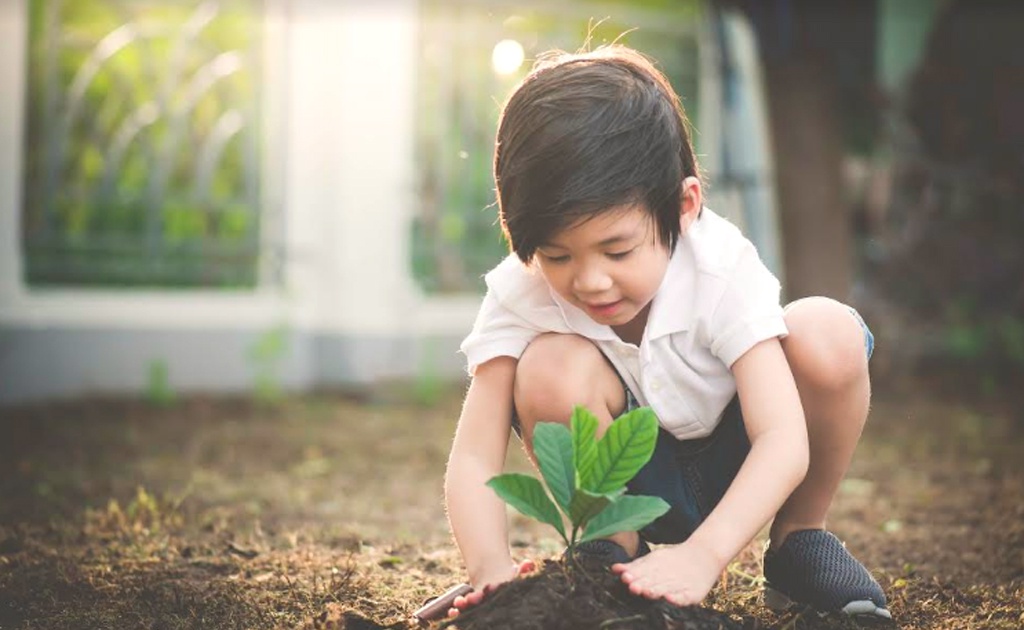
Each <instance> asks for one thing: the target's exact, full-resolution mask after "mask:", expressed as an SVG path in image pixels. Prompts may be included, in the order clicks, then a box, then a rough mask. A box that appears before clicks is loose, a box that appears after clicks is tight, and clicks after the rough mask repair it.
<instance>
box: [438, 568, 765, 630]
mask: <svg viewBox="0 0 1024 630" xmlns="http://www.w3.org/2000/svg"><path fill="white" fill-rule="evenodd" d="M448 626H455V627H457V628H459V630H579V629H580V628H614V629H615V630H753V629H755V628H758V627H759V626H758V623H757V621H756V620H755V619H753V618H749V619H744V620H743V621H737V620H735V619H733V618H732V617H730V616H728V615H725V614H723V613H721V612H718V611H715V610H711V609H709V608H702V607H700V606H687V607H685V608H680V607H678V606H674V605H672V604H669V603H667V602H664V601H651V600H649V599H644V598H642V597H638V596H636V595H633V594H632V593H630V592H629V590H628V589H627V588H626V585H625V584H623V582H622V580H620V579H619V577H618V576H617V575H615V574H613V573H612V572H611V570H610V569H609V568H608V567H607V565H604V564H602V563H601V562H600V561H599V560H598V559H594V558H586V557H583V558H575V559H569V558H567V557H566V558H562V559H560V560H557V561H556V560H547V561H546V562H545V563H544V565H543V566H542V567H541V569H540V570H539V571H537V572H536V573H534V574H532V575H529V576H526V577H524V578H520V579H518V580H513V581H511V582H508V583H506V584H503V585H502V586H500V587H499V588H498V589H496V590H495V591H494V593H493V594H491V595H490V596H489V597H488V598H487V599H486V600H484V601H483V603H481V604H480V605H479V606H476V607H474V608H471V609H469V610H467V611H466V612H464V613H462V614H461V615H459V617H458V618H457V619H454V620H452V621H451V622H448V623H446V624H445V626H444V627H448Z"/></svg>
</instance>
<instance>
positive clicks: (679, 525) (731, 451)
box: [512, 308, 875, 544]
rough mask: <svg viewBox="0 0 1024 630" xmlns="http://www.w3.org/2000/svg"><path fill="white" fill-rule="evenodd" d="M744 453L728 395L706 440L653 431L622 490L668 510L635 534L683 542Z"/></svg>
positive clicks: (743, 436) (629, 399)
mask: <svg viewBox="0 0 1024 630" xmlns="http://www.w3.org/2000/svg"><path fill="white" fill-rule="evenodd" d="M850 310H851V311H852V312H853V315H854V316H855V317H856V318H857V320H858V321H859V322H860V324H861V327H862V328H863V329H864V351H865V353H866V354H867V356H868V358H869V359H870V358H871V353H872V352H873V351H874V345H875V344H874V341H875V340H874V336H873V335H872V334H871V331H870V330H869V329H868V327H867V324H865V323H864V320H863V319H862V318H861V316H860V314H858V313H857V312H856V311H855V310H853V309H852V308H851V309H850ZM624 387H625V386H624ZM625 390H626V409H625V410H624V411H623V413H625V412H626V411H631V410H633V409H636V408H637V407H639V406H640V405H639V403H638V402H637V400H636V398H635V397H634V396H633V393H632V392H630V391H629V388H625ZM512 427H513V429H515V431H516V434H517V435H518V434H519V433H520V429H519V421H518V418H516V417H515V415H514V414H513V418H512ZM749 452H750V441H749V440H748V439H747V431H746V427H745V426H744V424H743V414H742V413H741V412H740V400H739V397H738V396H733V398H732V400H731V401H730V402H729V404H728V405H727V406H726V408H725V411H724V412H723V413H722V420H721V422H719V423H718V426H717V427H715V430H714V431H712V432H711V435H709V436H707V437H703V438H697V439H692V440H679V439H676V437H675V436H673V435H672V434H671V433H669V432H668V431H666V430H665V429H659V433H658V443H657V445H655V447H654V453H653V454H652V455H651V460H650V461H649V462H647V464H646V465H645V466H644V467H643V468H641V469H640V472H638V473H637V474H636V476H635V477H633V480H632V481H630V482H629V484H627V488H628V492H629V494H641V495H650V496H656V497H661V498H662V499H664V500H665V501H666V502H668V504H669V511H668V512H666V513H665V514H664V515H663V516H662V517H661V518H659V519H658V520H656V521H654V522H653V523H651V524H650V525H648V526H647V527H645V528H643V529H642V530H640V535H641V536H643V538H644V540H647V541H648V542H652V543H656V544H669V543H679V542H682V541H684V540H686V539H687V538H689V537H690V534H692V533H693V532H694V530H696V529H697V527H698V526H699V525H700V524H701V523H703V522H704V519H706V518H707V517H708V515H709V514H711V511H712V510H714V509H715V506H717V505H718V502H719V501H720V500H721V499H722V497H723V496H724V495H725V491H726V490H727V489H728V488H729V486H730V485H731V484H732V481H733V479H735V478H736V473H737V472H739V469H740V466H742V465H743V462H744V460H746V458H747V453H749Z"/></svg>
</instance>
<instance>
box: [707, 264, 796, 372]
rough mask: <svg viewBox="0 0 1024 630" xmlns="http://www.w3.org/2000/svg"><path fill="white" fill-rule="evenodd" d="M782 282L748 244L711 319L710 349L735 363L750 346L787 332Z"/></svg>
mask: <svg viewBox="0 0 1024 630" xmlns="http://www.w3.org/2000/svg"><path fill="white" fill-rule="evenodd" d="M780 290H781V286H780V284H779V281H778V279H776V278H775V276H774V275H773V274H772V272H771V271H769V270H768V268H767V267H765V265H764V263H762V262H761V259H760V258H759V257H758V255H757V250H756V249H755V248H754V246H753V245H752V244H748V246H747V247H745V248H744V250H743V252H742V253H741V254H740V256H739V257H738V258H737V263H736V266H735V268H734V269H733V272H732V274H731V275H730V276H729V278H728V280H727V281H726V284H725V288H724V290H723V292H722V296H721V299H720V300H719V302H718V306H717V307H716V308H715V311H714V315H712V317H711V322H710V331H709V332H710V335H711V352H712V354H714V355H715V356H717V357H718V358H719V359H721V360H722V361H723V362H724V363H725V364H726V365H727V366H729V367H732V364H733V363H735V362H736V360H737V359H739V358H740V357H741V356H743V355H744V354H745V353H746V352H747V350H750V349H751V348H753V347H754V346H755V345H757V344H758V343H760V342H762V341H764V340H765V339H771V338H772V337H784V336H786V334H788V330H787V329H786V321H785V319H784V317H783V312H782V307H781V306H780V305H779V293H780Z"/></svg>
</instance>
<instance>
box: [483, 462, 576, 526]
mask: <svg viewBox="0 0 1024 630" xmlns="http://www.w3.org/2000/svg"><path fill="white" fill-rule="evenodd" d="M487 485H488V486H490V487H491V488H492V489H493V490H494V491H495V492H497V493H498V496H499V497H501V498H502V499H503V500H504V501H505V502H506V503H508V504H509V505H511V506H512V507H514V508H515V509H517V510H519V511H520V512H522V513H523V514H525V515H526V516H529V517H531V518H535V519H537V520H538V521H541V522H542V523H547V524H548V525H552V526H554V528H555V529H557V530H558V533H559V534H561V535H562V538H565V524H564V523H562V515H561V514H559V513H558V508H557V507H555V504H554V503H553V502H552V501H551V499H550V498H549V497H548V495H547V493H546V492H544V486H542V485H541V483H540V480H538V479H535V478H533V477H531V476H529V475H523V474H520V473H508V474H504V475H498V476H497V477H491V479H490V481H488V482H487Z"/></svg>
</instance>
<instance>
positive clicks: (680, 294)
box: [445, 46, 889, 618]
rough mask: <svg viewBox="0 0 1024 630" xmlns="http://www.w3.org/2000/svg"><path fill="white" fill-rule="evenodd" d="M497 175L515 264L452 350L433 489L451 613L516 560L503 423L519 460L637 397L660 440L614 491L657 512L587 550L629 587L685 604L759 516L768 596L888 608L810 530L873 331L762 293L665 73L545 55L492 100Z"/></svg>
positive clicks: (635, 63)
mask: <svg viewBox="0 0 1024 630" xmlns="http://www.w3.org/2000/svg"><path fill="white" fill-rule="evenodd" d="M494 177H495V182H496V184H497V191H498V204H499V205H498V207H499V214H500V220H501V225H502V229H503V231H504V233H505V236H506V237H507V239H508V241H509V243H510V244H511V249H512V251H513V255H510V256H509V257H508V258H507V259H506V260H505V261H504V262H502V263H501V264H500V265H498V266H497V267H496V268H495V269H493V270H492V271H491V272H490V273H488V274H487V276H486V280H487V294H486V297H485V298H484V301H483V304H482V306H481V309H480V312H479V315H478V317H477V320H476V324H475V325H474V328H473V331H472V332H471V333H470V335H469V336H468V337H467V338H466V339H465V341H464V342H463V344H462V350H463V352H464V353H465V354H466V356H467V358H468V363H469V370H470V373H471V374H472V377H473V378H472V383H471V385H470V387H469V390H468V392H467V394H466V399H465V404H464V407H463V410H462V414H461V417H460V419H459V425H458V429H457V431H456V434H455V439H454V442H453V444H452V450H451V455H450V459H449V462H448V470H447V477H446V484H445V494H446V500H447V507H448V515H449V519H450V522H451V527H452V531H453V533H454V536H455V540H456V542H457V544H458V546H459V549H460V550H461V552H462V555H463V558H464V560H465V562H466V567H467V570H468V572H469V579H470V582H471V585H472V586H473V587H474V592H472V593H470V594H469V595H467V596H465V597H460V598H458V599H457V600H456V601H455V608H454V609H453V610H452V614H457V613H458V611H459V610H463V609H465V608H466V607H469V606H473V605H475V604H477V603H479V602H480V601H481V600H482V599H483V597H484V596H485V594H486V593H487V592H488V590H490V589H491V588H492V587H494V586H495V585H497V584H500V583H502V582H505V581H508V580H510V579H512V578H514V577H515V576H516V575H517V574H519V573H521V572H524V571H526V570H529V569H530V568H531V566H532V565H530V564H529V563H524V564H523V565H519V566H517V565H516V564H515V563H513V561H512V558H511V555H510V553H509V546H508V533H507V525H506V519H505V506H504V504H503V503H502V502H501V500H500V499H499V498H498V497H497V496H496V495H495V493H494V492H493V491H492V490H491V489H490V488H487V487H486V486H485V485H484V484H485V482H486V481H487V480H488V479H490V478H491V477H493V476H494V475H497V474H500V473H501V472H502V468H503V466H504V459H505V453H506V448H507V446H508V439H509V429H510V427H511V428H514V429H515V430H516V431H517V433H519V434H520V436H521V438H522V440H523V443H524V445H525V446H526V449H527V452H528V453H530V455H531V457H532V450H531V437H532V433H533V427H534V425H535V424H536V423H537V422H542V421H545V422H555V421H557V422H565V423H567V422H568V421H569V418H570V415H571V411H572V408H573V406H574V405H584V406H586V407H587V408H589V409H590V410H591V411H593V412H594V413H595V414H596V415H597V416H598V418H599V419H600V421H601V429H600V431H601V432H603V431H604V430H605V429H606V428H607V426H608V425H609V424H610V423H611V422H612V420H613V418H615V417H617V416H619V415H621V414H622V413H623V412H625V411H627V410H628V409H632V408H635V407H637V406H640V405H647V406H650V407H652V408H653V410H654V411H655V413H656V414H657V416H658V418H659V422H660V425H661V432H660V436H659V439H658V444H657V447H656V449H655V453H654V455H653V456H652V459H651V461H650V462H649V463H648V464H647V466H646V467H645V468H644V469H643V470H642V471H641V472H640V473H639V474H638V475H637V477H636V478H635V479H634V480H633V482H631V484H630V488H629V490H630V492H633V493H636V494H648V495H657V496H661V497H662V498H664V499H665V500H666V501H668V502H669V504H670V505H671V510H670V511H669V512H668V513H667V514H666V515H665V516H663V517H661V518H660V519H658V520H657V521H655V522H654V523H653V524H651V525H650V526H648V527H647V528H644V530H643V531H641V532H621V533H618V534H616V535H614V536H612V537H611V538H610V539H609V540H603V541H594V542H592V543H586V544H585V545H584V547H585V549H584V551H585V552H587V553H595V554H601V555H602V556H603V557H604V558H605V559H606V560H607V562H608V563H609V564H611V565H612V569H613V570H614V571H615V572H616V573H618V574H620V576H621V578H622V580H623V581H624V582H625V583H626V584H628V585H629V588H630V590H631V591H632V592H633V593H636V594H638V595H642V596H644V597H648V598H652V599H658V598H664V599H666V600H668V601H669V602H671V603H673V604H677V605H687V604H695V603H699V602H700V601H701V600H702V599H703V598H704V596H705V595H706V594H707V593H708V591H709V590H710V588H711V586H712V585H713V584H714V582H715V580H716V579H717V578H718V576H719V575H720V574H721V572H722V570H723V569H724V568H725V567H726V565H727V564H728V563H729V562H730V561H731V560H732V559H733V557H735V556H736V555H737V554H738V553H739V552H740V550H742V549H743V548H744V547H745V546H746V545H747V544H748V543H749V542H750V541H751V540H752V539H753V538H754V537H755V536H756V535H757V533H758V531H759V530H760V529H761V528H762V527H763V526H764V525H765V524H766V523H767V522H768V521H769V520H771V521H772V526H771V530H770V544H769V547H768V549H767V551H766V552H765V558H764V571H765V577H766V581H767V588H766V592H765V602H766V604H768V605H769V606H772V607H776V608H777V607H783V606H787V605H789V604H791V603H793V602H799V603H802V604H806V605H810V606H812V607H814V608H816V609H818V610H821V611H833V610H842V611H844V612H846V613H848V614H851V615H868V616H876V617H886V618H887V617H889V612H888V611H887V610H886V602H885V595H884V594H883V592H882V589H881V587H880V586H879V585H878V583H877V582H876V581H875V580H874V579H873V578H872V577H871V575H870V573H869V572H868V571H867V570H866V569H865V568H864V567H863V566H862V565H861V564H860V563H859V562H858V561H857V560H856V559H854V558H853V556H851V555H850V554H849V553H848V552H847V551H846V549H845V547H844V546H843V544H842V543H841V542H839V540H838V539H837V538H836V537H835V536H833V535H832V534H829V533H827V532H826V531H825V529H824V527H825V515H826V513H827V511H828V508H829V504H830V503H831V501H832V497H833V496H834V495H835V492H836V488H837V487H838V485H839V481H840V479H841V478H842V477H843V474H844V473H845V471H846V469H847V466H848V465H849V462H850V459H851V456H852V454H853V451H854V448H855V446H856V444H857V441H858V439H859V437H860V433H861V429H862V427H863V425H864V422H865V419H866V417H867V411H868V400H869V395H870V386H869V382H868V369H867V360H868V357H869V356H870V354H871V349H872V343H873V341H872V337H871V333H870V332H869V331H868V329H867V327H866V326H865V325H864V323H863V321H862V320H861V319H860V317H859V315H857V314H856V311H854V310H853V309H851V308H849V307H847V306H845V305H843V304H840V303H838V302H835V301H832V300H829V299H826V298H808V299H804V300H800V301H798V302H795V303H793V304H791V305H789V306H788V307H787V308H786V309H782V308H781V307H780V306H779V283H778V281H777V280H776V279H775V277H774V276H772V274H771V273H770V272H769V271H768V269H767V268H766V267H765V266H764V265H763V264H762V263H761V261H760V259H759V258H758V256H757V252H756V251H755V249H754V247H753V245H752V244H751V243H750V242H749V241H747V240H746V239H745V238H744V237H743V236H742V235H741V234H740V232H739V231H738V230H737V229H736V228H735V227H734V226H732V225H731V224H730V223H728V222H727V221H725V220H724V219H722V218H720V217H719V216H717V215H715V214H714V213H713V212H712V211H711V210H709V209H707V208H705V207H703V197H702V191H701V181H700V176H699V171H698V166H697V161H696V158H695V157H694V153H693V149H692V146H691V144H690V139H689V132H688V123H687V121H686V118H685V114H684V113H683V110H682V107H681V105H680V102H679V99H678V97H677V96H676V95H675V93H674V92H673V91H672V88H671V87H670V85H669V83H668V81H667V80H666V79H665V77H664V76H663V75H662V74H661V73H660V72H659V71H658V70H656V69H655V67H654V66H653V65H652V64H651V62H650V61H648V60H647V59H646V58H645V57H644V56H642V55H641V54H639V53H637V52H635V51H632V50H630V49H628V48H625V47H621V46H612V47H604V48H601V49H598V50H595V51H593V52H589V53H583V54H575V55H570V54H565V53H554V54H551V55H548V56H546V57H544V58H542V59H541V60H540V61H539V62H538V63H537V65H536V66H535V67H534V69H533V70H532V71H531V73H530V74H529V76H527V77H526V79H525V80H524V81H523V82H522V83H521V84H520V85H519V86H518V87H517V88H516V89H515V91H514V92H513V94H512V95H511V97H510V98H509V100H508V102H507V103H506V104H505V107H504V109H503V112H502V114H501V120H500V124H499V129H498V134H497V149H496V152H495V156H494ZM741 411H742V413H741ZM648 542H653V543H661V544H666V545H667V546H664V547H660V548H658V549H656V550H655V551H650V548H649V547H648V546H647V543H648Z"/></svg>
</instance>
